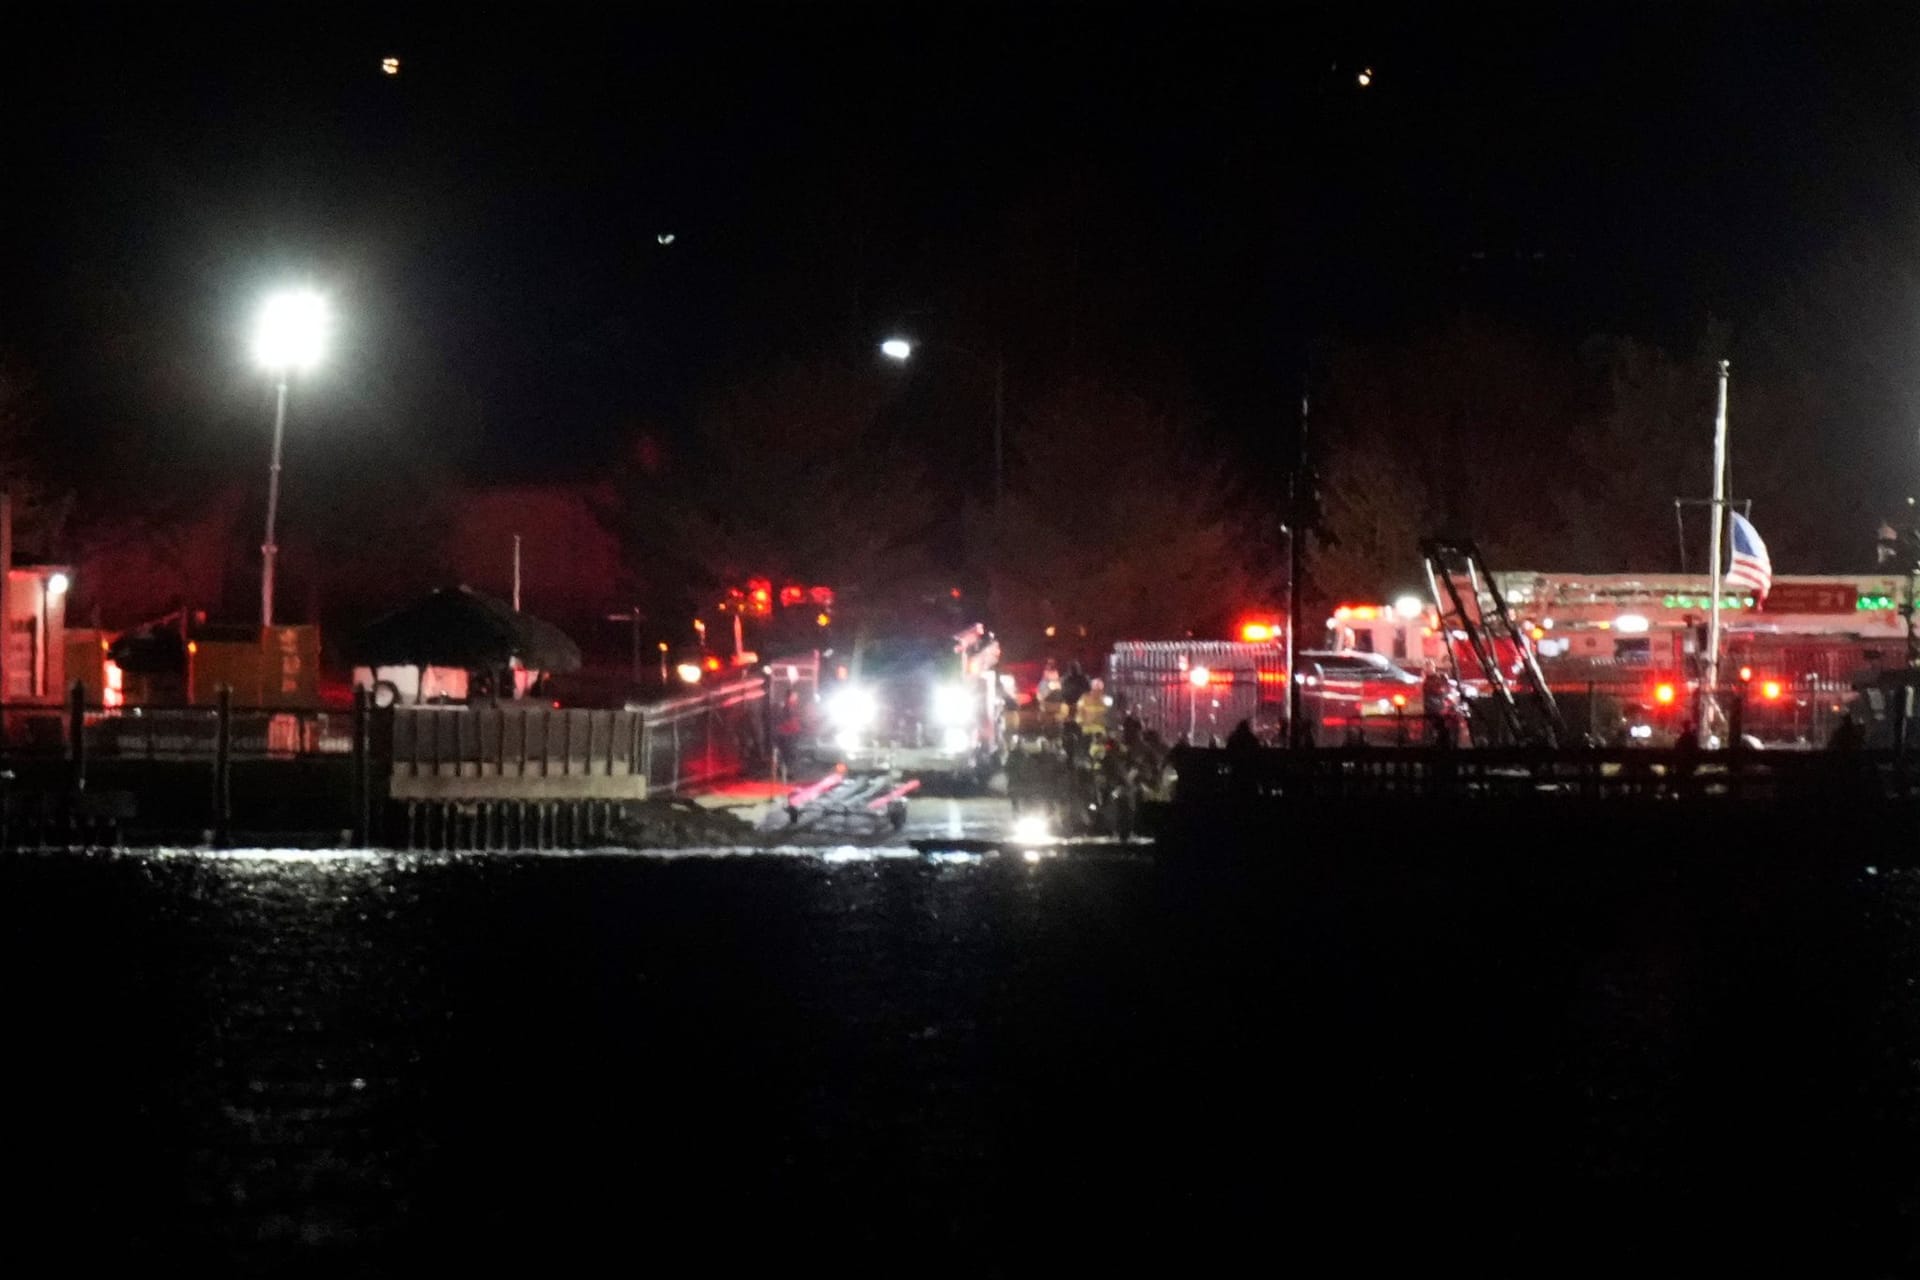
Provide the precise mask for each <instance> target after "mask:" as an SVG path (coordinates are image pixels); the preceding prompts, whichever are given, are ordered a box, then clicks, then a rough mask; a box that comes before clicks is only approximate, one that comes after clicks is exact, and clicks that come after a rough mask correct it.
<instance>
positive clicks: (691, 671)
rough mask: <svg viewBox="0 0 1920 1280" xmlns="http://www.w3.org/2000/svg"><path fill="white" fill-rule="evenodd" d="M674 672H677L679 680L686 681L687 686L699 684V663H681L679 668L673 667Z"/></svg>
mask: <svg viewBox="0 0 1920 1280" xmlns="http://www.w3.org/2000/svg"><path fill="white" fill-rule="evenodd" d="M674 670H675V671H677V672H679V673H680V678H681V679H682V680H684V681H686V682H687V683H688V684H699V683H700V664H699V663H697V662H683V663H681V664H680V665H679V666H677V667H675V668H674Z"/></svg>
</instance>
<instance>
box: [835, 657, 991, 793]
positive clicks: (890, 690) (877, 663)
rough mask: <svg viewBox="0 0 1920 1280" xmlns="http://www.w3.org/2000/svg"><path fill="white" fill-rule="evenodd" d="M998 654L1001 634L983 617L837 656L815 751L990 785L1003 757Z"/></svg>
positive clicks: (858, 764)
mask: <svg viewBox="0 0 1920 1280" xmlns="http://www.w3.org/2000/svg"><path fill="white" fill-rule="evenodd" d="M999 659H1000V645H999V642H998V641H996V640H995V639H994V638H993V636H992V635H991V634H990V633H989V632H988V631H987V629H986V628H985V627H984V626H981V625H978V624H976V625H974V626H972V627H969V628H967V629H966V630H964V631H962V632H960V633H959V634H957V635H954V636H953V637H952V638H951V639H945V640H942V639H933V638H928V637H923V636H889V637H885V638H880V639H874V640H868V641H865V642H862V643H860V644H857V645H856V646H855V648H854V649H853V651H852V652H851V653H848V654H846V655H844V656H839V655H834V656H832V657H830V658H829V659H828V661H830V662H831V663H833V666H832V667H831V669H830V671H829V670H823V671H822V672H821V680H820V685H819V712H820V714H819V715H818V717H817V718H816V724H817V730H816V732H817V737H816V739H815V742H814V754H815V756H816V757H817V758H819V759H820V760H822V761H824V762H826V763H829V764H837V765H845V766H846V767H847V768H848V769H850V770H862V769H892V770H896V771H898V772H900V773H902V774H904V775H906V776H908V777H910V778H915V777H917V778H931V777H945V778H949V779H953V780H956V781H963V782H971V783H973V784H977V785H984V784H985V783H986V781H987V780H988V779H989V778H990V777H991V776H992V774H993V773H994V771H995V770H997V769H998V768H999V766H1000V743H999V728H998V723H999V710H1000V698H999V685H998V681H997V678H996V675H995V667H996V665H997V664H998V662H999Z"/></svg>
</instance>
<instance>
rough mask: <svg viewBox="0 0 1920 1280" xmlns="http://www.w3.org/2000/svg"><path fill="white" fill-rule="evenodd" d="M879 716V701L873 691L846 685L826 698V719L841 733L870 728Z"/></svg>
mask: <svg viewBox="0 0 1920 1280" xmlns="http://www.w3.org/2000/svg"><path fill="white" fill-rule="evenodd" d="M879 714H880V701H879V699H877V698H875V697H874V696H873V690H871V689H864V688H861V687H860V686H859V685H847V686H845V687H844V688H841V689H838V690H836V691H835V692H834V693H832V694H829V695H828V697H827V719H828V720H829V721H830V722H832V724H833V727H834V728H836V729H839V730H842V731H843V732H846V731H852V730H856V729H866V728H871V727H872V725H873V721H874V717H876V716H878V715H879Z"/></svg>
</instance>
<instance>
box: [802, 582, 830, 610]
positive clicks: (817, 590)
mask: <svg viewBox="0 0 1920 1280" xmlns="http://www.w3.org/2000/svg"><path fill="white" fill-rule="evenodd" d="M807 599H809V600H811V601H813V602H814V603H815V604H817V605H822V606H824V607H826V608H829V609H831V608H833V588H832V587H808V588H807Z"/></svg>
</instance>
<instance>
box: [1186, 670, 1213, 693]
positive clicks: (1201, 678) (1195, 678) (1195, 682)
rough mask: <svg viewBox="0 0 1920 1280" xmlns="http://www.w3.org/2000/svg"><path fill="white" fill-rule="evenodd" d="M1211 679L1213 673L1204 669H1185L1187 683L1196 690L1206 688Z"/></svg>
mask: <svg viewBox="0 0 1920 1280" xmlns="http://www.w3.org/2000/svg"><path fill="white" fill-rule="evenodd" d="M1212 678H1213V672H1211V671H1209V670H1207V669H1206V668H1205V667H1188V668H1187V683H1189V684H1191V685H1192V686H1193V687H1194V688H1196V689H1204V688H1206V687H1207V681H1208V680H1211V679H1212Z"/></svg>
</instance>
